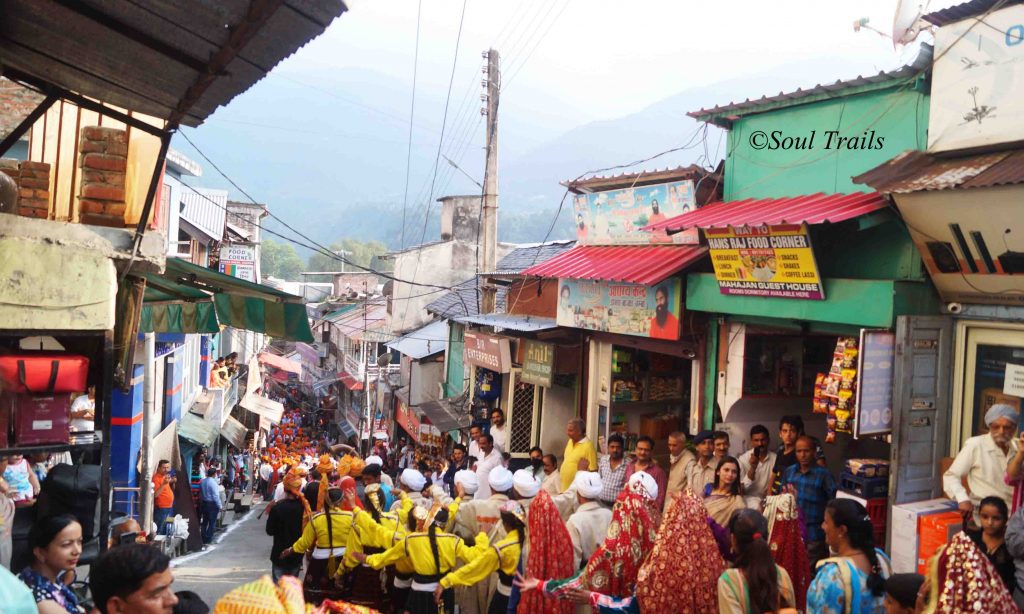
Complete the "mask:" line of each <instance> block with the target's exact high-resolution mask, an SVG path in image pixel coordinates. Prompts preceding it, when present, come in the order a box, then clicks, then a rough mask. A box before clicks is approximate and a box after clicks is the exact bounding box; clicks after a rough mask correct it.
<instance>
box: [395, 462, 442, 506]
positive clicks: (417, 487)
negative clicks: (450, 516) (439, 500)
mask: <svg viewBox="0 0 1024 614" xmlns="http://www.w3.org/2000/svg"><path fill="white" fill-rule="evenodd" d="M398 482H399V489H400V490H401V491H402V492H404V493H405V495H406V496H407V497H408V498H409V499H412V503H413V506H417V505H418V506H420V507H422V508H424V509H428V510H429V509H430V506H431V505H433V502H432V501H431V500H430V499H429V498H427V497H424V496H423V489H424V488H426V487H427V478H425V477H423V474H422V473H420V472H419V471H417V470H416V469H404V470H403V471H402V474H401V476H400V477H399V479H398ZM401 499H402V498H401V497H400V496H398V497H396V498H395V502H394V503H392V504H391V509H390V510H388V511H390V512H391V513H393V514H397V513H398V510H399V509H401V507H402V500H401Z"/></svg>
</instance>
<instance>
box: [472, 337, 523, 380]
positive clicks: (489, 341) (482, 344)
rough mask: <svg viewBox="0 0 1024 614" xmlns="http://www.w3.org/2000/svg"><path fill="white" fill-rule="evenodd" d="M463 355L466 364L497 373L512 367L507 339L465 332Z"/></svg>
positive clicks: (505, 371)
mask: <svg viewBox="0 0 1024 614" xmlns="http://www.w3.org/2000/svg"><path fill="white" fill-rule="evenodd" d="M463 347H464V349H463V354H464V356H465V360H466V362H467V363H469V364H471V365H475V366H477V367H483V368H485V369H490V370H492V371H497V372H498V373H508V372H509V370H510V369H511V367H512V351H511V348H510V347H509V340H508V337H496V336H494V335H488V334H486V333H481V332H478V331H466V334H465V344H464V346H463Z"/></svg>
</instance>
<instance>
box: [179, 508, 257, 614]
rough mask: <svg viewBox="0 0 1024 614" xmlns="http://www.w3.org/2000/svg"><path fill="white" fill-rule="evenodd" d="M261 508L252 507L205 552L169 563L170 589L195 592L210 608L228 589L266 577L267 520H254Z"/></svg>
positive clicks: (216, 538)
mask: <svg viewBox="0 0 1024 614" xmlns="http://www.w3.org/2000/svg"><path fill="white" fill-rule="evenodd" d="M264 507H265V506H264V504H263V503H259V504H257V505H255V506H254V507H253V510H254V511H253V512H250V513H249V514H248V515H244V516H242V517H241V519H240V520H239V521H237V522H234V523H233V524H234V525H235V526H233V527H232V528H230V532H227V533H221V534H220V535H218V536H217V537H215V538H214V539H215V540H219V541H218V542H217V543H215V544H213V545H212V546H210V547H209V548H207V549H206V550H205V551H203V552H199V553H195V554H191V555H188V556H185V557H181V558H180V559H176V560H175V561H173V562H172V566H173V567H174V590H175V591H181V590H190V591H195V592H196V593H198V594H199V596H200V597H202V598H203V601H205V602H206V603H207V604H208V605H209V606H210V608H211V609H213V604H214V603H216V602H217V600H218V599H220V598H221V597H222V596H223V595H224V594H225V593H227V592H228V591H230V590H231V589H233V588H235V587H236V586H239V585H241V584H245V583H246V582H250V581H252V580H255V579H256V578H258V577H260V576H261V575H263V574H269V573H270V542H271V539H270V536H269V535H267V534H266V531H265V530H264V527H265V526H266V518H267V517H266V515H264V516H263V518H259V519H257V515H259V513H260V512H261V511H263V508H264ZM228 516H229V517H231V516H232V514H230V513H229V514H228Z"/></svg>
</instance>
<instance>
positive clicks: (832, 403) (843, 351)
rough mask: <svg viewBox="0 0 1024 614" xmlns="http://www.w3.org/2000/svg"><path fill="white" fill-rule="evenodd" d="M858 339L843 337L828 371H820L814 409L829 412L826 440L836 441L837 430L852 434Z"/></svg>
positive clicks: (854, 415) (838, 341)
mask: <svg viewBox="0 0 1024 614" xmlns="http://www.w3.org/2000/svg"><path fill="white" fill-rule="evenodd" d="M857 341H858V340H857V338H855V337H840V338H839V339H838V340H837V341H836V349H835V351H834V352H833V353H832V365H831V367H830V368H829V372H828V373H821V374H819V375H818V377H819V380H820V381H819V383H818V385H817V386H816V387H815V399H814V411H815V412H816V413H825V414H827V415H828V417H827V419H826V425H827V428H828V430H827V431H826V434H825V441H826V443H834V442H835V440H836V433H846V434H853V421H854V420H855V419H856V408H855V407H854V405H855V404H856V401H855V399H856V393H857V355H858V353H859V349H858V348H857Z"/></svg>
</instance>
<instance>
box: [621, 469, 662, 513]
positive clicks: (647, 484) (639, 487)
mask: <svg viewBox="0 0 1024 614" xmlns="http://www.w3.org/2000/svg"><path fill="white" fill-rule="evenodd" d="M626 488H628V489H629V490H632V491H634V492H638V493H640V494H643V495H646V496H647V498H648V499H650V500H651V501H657V500H658V481H657V480H656V479H654V476H652V475H651V474H649V473H647V472H646V471H638V472H637V473H634V474H633V475H631V476H629V479H628V480H626ZM658 509H661V508H660V507H659V508H658Z"/></svg>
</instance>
